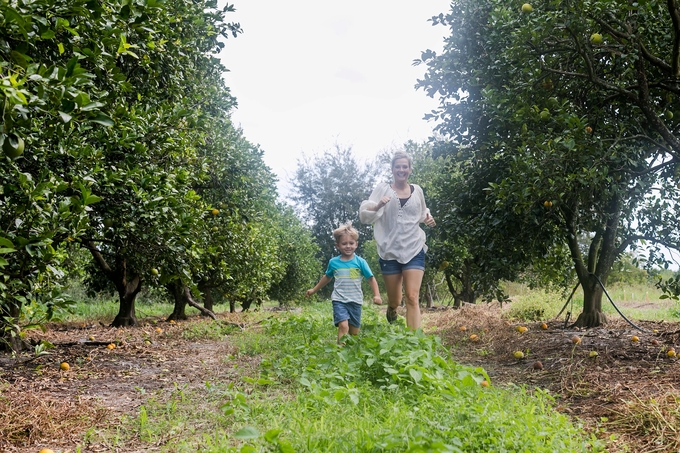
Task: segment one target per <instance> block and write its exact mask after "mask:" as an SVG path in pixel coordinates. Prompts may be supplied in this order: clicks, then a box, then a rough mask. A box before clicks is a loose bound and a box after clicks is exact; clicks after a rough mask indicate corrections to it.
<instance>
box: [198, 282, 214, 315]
mask: <svg viewBox="0 0 680 453" xmlns="http://www.w3.org/2000/svg"><path fill="white" fill-rule="evenodd" d="M199 290H200V291H201V292H202V293H203V307H204V308H206V309H207V310H210V311H214V310H213V305H214V304H213V297H212V293H211V292H210V287H209V286H204V287H199Z"/></svg>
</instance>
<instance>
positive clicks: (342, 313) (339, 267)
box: [305, 222, 382, 343]
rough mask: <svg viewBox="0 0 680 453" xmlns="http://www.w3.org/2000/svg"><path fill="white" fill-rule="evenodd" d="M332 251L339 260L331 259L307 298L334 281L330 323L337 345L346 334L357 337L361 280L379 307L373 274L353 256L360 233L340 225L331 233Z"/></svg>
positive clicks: (350, 225)
mask: <svg viewBox="0 0 680 453" xmlns="http://www.w3.org/2000/svg"><path fill="white" fill-rule="evenodd" d="M333 237H334V238H335V247H337V249H338V251H340V256H335V257H333V258H331V260H330V261H329V262H328V269H326V273H325V274H324V276H323V277H321V280H319V283H317V284H316V286H315V287H314V288H312V289H308V290H307V292H306V293H305V295H306V296H307V297H309V296H311V295H312V294H314V293H316V292H317V291H319V290H320V289H321V288H323V287H324V286H326V285H327V284H328V283H330V281H331V280H332V279H333V278H335V285H334V286H333V294H332V295H331V300H332V301H333V323H334V324H335V325H336V326H337V328H338V343H340V339H341V338H342V337H343V336H344V335H346V334H347V333H348V332H349V334H350V335H357V334H358V333H359V328H360V327H361V305H362V303H363V300H364V294H363V292H362V291H361V280H362V278H366V280H367V281H368V284H369V285H370V286H371V290H372V291H373V303H374V304H377V305H381V304H382V299H381V298H380V290H379V289H378V282H377V281H376V279H375V277H374V276H373V272H371V269H370V268H369V267H368V263H367V262H366V260H365V259H363V258H361V257H360V256H357V255H355V254H354V251H355V250H356V249H357V245H358V244H359V243H358V240H359V233H358V232H357V230H356V229H354V228H353V227H352V224H351V223H350V222H347V223H345V224H344V225H341V226H340V228H338V229H336V230H334V231H333Z"/></svg>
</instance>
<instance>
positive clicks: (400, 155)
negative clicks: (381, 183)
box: [390, 151, 413, 168]
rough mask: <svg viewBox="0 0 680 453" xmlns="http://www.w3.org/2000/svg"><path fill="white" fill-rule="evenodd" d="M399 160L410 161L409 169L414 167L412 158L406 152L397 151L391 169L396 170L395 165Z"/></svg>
mask: <svg viewBox="0 0 680 453" xmlns="http://www.w3.org/2000/svg"><path fill="white" fill-rule="evenodd" d="M399 159H406V160H407V161H408V168H411V167H412V166H413V158H412V157H411V156H409V155H408V154H406V153H405V152H404V151H397V152H395V153H394V156H392V165H391V166H390V168H394V163H395V162H396V161H398V160H399Z"/></svg>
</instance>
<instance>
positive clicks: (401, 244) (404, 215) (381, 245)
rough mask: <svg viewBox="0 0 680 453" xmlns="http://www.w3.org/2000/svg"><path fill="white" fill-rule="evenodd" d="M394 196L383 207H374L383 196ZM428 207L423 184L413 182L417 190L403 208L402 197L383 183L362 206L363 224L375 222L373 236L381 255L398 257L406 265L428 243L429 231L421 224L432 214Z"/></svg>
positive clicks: (360, 213)
mask: <svg viewBox="0 0 680 453" xmlns="http://www.w3.org/2000/svg"><path fill="white" fill-rule="evenodd" d="M385 196H387V197H391V199H390V201H389V202H388V203H387V204H386V205H385V206H383V207H382V209H380V210H378V211H377V212H376V211H371V210H369V209H374V208H375V207H376V206H377V205H378V202H380V199H381V198H382V197H385ZM429 212H430V211H429V209H427V206H425V196H424V195H423V189H421V188H420V186H418V185H416V184H413V193H412V194H411V198H409V199H408V201H407V202H406V204H405V205H404V206H403V207H401V203H400V202H399V196H398V195H397V193H396V192H395V191H394V190H392V186H391V185H390V184H387V183H380V184H378V185H377V186H376V188H375V189H373V193H371V196H370V197H369V199H368V200H365V201H362V202H361V206H360V207H359V220H361V223H372V224H373V236H374V237H375V242H376V243H377V245H378V255H379V256H380V258H382V259H384V260H397V261H398V262H400V263H402V264H405V263H408V262H409V261H411V259H412V258H413V257H414V256H416V255H417V254H418V253H420V251H421V250H422V249H425V251H427V246H426V245H425V231H423V229H422V228H420V224H421V223H422V222H424V221H425V216H426V215H427V214H428V213H429Z"/></svg>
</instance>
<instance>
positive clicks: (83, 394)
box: [0, 305, 680, 453]
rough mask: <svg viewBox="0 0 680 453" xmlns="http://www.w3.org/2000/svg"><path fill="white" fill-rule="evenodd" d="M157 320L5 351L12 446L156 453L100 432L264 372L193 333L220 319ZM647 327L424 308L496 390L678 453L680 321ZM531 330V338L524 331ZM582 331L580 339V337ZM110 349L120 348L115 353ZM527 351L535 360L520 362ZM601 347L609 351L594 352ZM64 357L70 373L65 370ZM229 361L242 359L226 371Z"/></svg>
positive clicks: (2, 438) (456, 352)
mask: <svg viewBox="0 0 680 453" xmlns="http://www.w3.org/2000/svg"><path fill="white" fill-rule="evenodd" d="M272 316H275V314H272ZM248 319H249V318H248V315H247V314H231V315H221V316H220V321H222V322H231V323H233V324H238V325H241V326H242V327H243V328H244V329H249V328H255V323H249V320H248ZM251 319H252V318H251ZM146 321H147V323H146V324H145V325H144V326H143V327H138V328H123V329H112V328H109V327H105V326H103V325H101V324H96V325H94V324H92V325H84V324H55V325H49V326H48V329H47V330H46V331H45V332H41V331H34V332H33V333H32V334H31V340H32V341H38V340H40V339H45V340H48V341H50V342H51V343H53V344H54V345H55V348H54V349H52V350H50V354H49V355H46V356H42V357H39V358H34V359H31V358H29V357H27V356H23V357H19V358H12V357H10V356H8V355H5V356H0V451H2V452H7V453H14V452H38V451H39V450H40V449H41V448H44V447H49V448H51V449H53V450H55V451H61V452H75V451H76V445H81V446H82V447H83V448H82V449H81V451H82V452H103V451H106V452H111V451H117V452H137V451H140V452H141V451H156V450H157V449H156V448H153V447H149V446H148V445H142V444H137V445H136V444H135V443H134V442H133V443H129V442H128V443H126V444H125V445H124V446H120V445H115V446H114V445H108V444H105V443H101V442H104V441H101V440H93V439H102V437H101V436H92V435H90V434H92V433H93V432H96V431H98V430H101V429H110V428H111V427H112V426H114V427H115V426H116V425H117V424H118V423H120V420H121V418H122V417H125V416H132V417H135V416H136V415H137V409H138V407H139V406H140V405H141V404H142V403H143V402H144V400H145V398H147V397H148V396H149V395H150V394H158V393H161V394H162V393H163V392H171V391H173V390H174V389H175V388H176V386H180V387H182V386H187V387H193V386H196V387H197V386H204V385H205V382H206V381H210V382H217V381H218V380H219V381H221V382H230V381H235V380H236V379H238V376H239V375H240V374H242V373H244V372H245V373H247V372H248V370H253V369H255V368H256V367H257V366H258V361H257V359H256V358H252V357H251V358H248V357H247V356H244V355H238V354H236V352H237V351H236V348H235V346H234V345H233V344H232V343H231V342H230V341H229V337H226V338H224V339H220V340H206V339H202V340H198V341H197V340H194V339H186V338H185V337H186V335H185V333H186V332H187V331H189V330H190V329H192V328H196V326H198V325H200V323H207V322H212V321H210V320H208V319H205V318H201V317H199V316H196V317H194V318H191V319H190V320H189V321H185V322H181V323H176V324H170V323H166V322H163V321H161V320H158V319H156V320H154V319H148V320H146ZM636 324H637V325H638V326H640V327H642V328H644V329H645V331H639V330H636V329H635V328H633V327H632V326H630V325H629V324H627V323H626V322H625V321H624V320H622V319H621V318H612V319H610V320H609V323H608V324H607V325H606V326H605V327H601V328H595V329H590V330H577V329H569V328H565V326H564V324H563V322H557V321H552V322H547V329H542V328H541V322H535V323H519V322H513V321H510V320H506V319H504V317H503V310H501V309H500V308H499V307H498V306H497V305H496V306H494V305H476V306H465V307H464V308H462V309H459V310H452V309H448V308H435V309H432V310H424V325H425V327H426V330H427V331H428V332H432V333H436V334H437V335H439V336H440V337H442V340H443V343H444V344H445V345H446V346H448V347H449V348H450V351H451V355H452V357H453V358H454V359H455V360H456V361H458V362H460V363H463V364H467V365H472V366H481V367H483V368H484V369H485V370H486V371H487V372H488V374H489V376H490V379H491V384H492V385H494V386H507V385H509V384H510V383H514V384H517V385H526V386H528V387H529V388H541V389H546V390H547V391H549V392H550V394H551V395H553V397H555V399H556V407H557V410H558V411H561V412H563V413H565V414H567V415H569V416H571V417H572V418H573V419H574V420H575V421H576V422H577V423H579V422H581V423H583V424H584V426H585V427H586V428H587V429H589V430H591V431H592V432H593V433H595V434H596V435H597V436H598V437H600V438H602V439H603V440H604V441H606V442H607V446H608V449H609V451H612V452H619V451H620V452H623V451H631V452H677V451H678V450H679V449H680V434H679V432H678V431H676V428H675V427H676V426H678V425H680V420H679V419H678V418H679V417H680V409H678V408H680V404H679V403H680V394H679V393H678V391H677V389H678V388H680V374H679V373H678V361H677V358H674V357H669V356H668V355H667V351H668V349H669V348H671V347H673V348H676V349H678V350H679V351H680V323H667V322H647V321H636ZM519 326H524V327H526V328H527V331H525V332H523V333H520V332H518V331H517V327H519ZM157 329H159V330H158V331H157ZM473 334H474V335H476V337H471V336H472V335H473ZM574 336H578V337H579V339H580V343H574V342H573V341H572V337H574ZM634 336H636V337H637V338H638V341H633V340H634V339H633V337H634ZM110 343H113V344H115V345H116V347H115V348H114V349H108V348H107V345H108V344H110ZM515 351H522V352H523V353H524V358H522V359H516V358H515V357H514V355H513V353H514V352H515ZM591 351H596V352H597V356H595V357H591ZM63 361H65V362H68V363H69V365H70V369H69V371H62V370H60V367H59V365H60V363H61V362H63ZM227 361H229V362H230V365H231V364H232V362H235V361H239V362H240V363H239V364H238V365H239V366H238V367H234V366H225V363H226V362H227ZM85 439H90V440H89V441H86V440H85ZM97 442H100V443H97ZM150 448H151V449H150Z"/></svg>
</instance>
